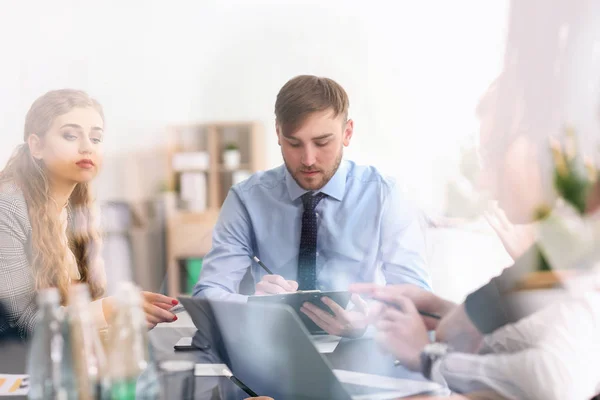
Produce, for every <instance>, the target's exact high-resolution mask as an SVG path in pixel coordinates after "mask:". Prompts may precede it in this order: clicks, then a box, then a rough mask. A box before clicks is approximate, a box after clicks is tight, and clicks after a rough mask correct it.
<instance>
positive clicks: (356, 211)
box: [193, 161, 430, 301]
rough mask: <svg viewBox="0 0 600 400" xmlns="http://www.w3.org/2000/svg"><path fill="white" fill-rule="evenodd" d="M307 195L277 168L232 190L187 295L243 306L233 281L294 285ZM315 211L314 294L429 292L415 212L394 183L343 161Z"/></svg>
mask: <svg viewBox="0 0 600 400" xmlns="http://www.w3.org/2000/svg"><path fill="white" fill-rule="evenodd" d="M306 192H307V191H306V190H304V189H302V188H301V187H300V186H298V184H297V183H296V181H295V180H294V179H293V178H292V176H291V175H290V173H289V172H288V170H287V168H286V167H285V166H284V165H282V166H280V167H277V168H274V169H272V170H269V171H264V172H258V173H256V174H254V175H252V176H251V177H250V178H248V179H247V180H245V181H244V182H241V183H239V184H237V185H235V186H233V187H232V188H231V189H230V191H229V194H228V195H227V198H226V199H225V202H224V203H223V207H222V209H221V213H220V215H219V219H218V221H217V224H216V225H215V228H214V231H213V242H212V248H211V250H210V251H209V252H208V254H207V255H206V257H205V258H204V261H203V267H202V272H201V274H200V278H199V281H198V283H197V284H196V286H195V287H194V292H193V295H194V296H199V297H207V298H211V299H227V300H237V301H244V300H245V299H246V297H245V296H242V295H240V294H238V292H239V285H240V282H241V280H242V278H243V276H244V274H245V272H246V270H247V269H248V267H250V268H251V269H252V276H253V278H254V282H255V284H256V283H258V282H259V281H260V280H261V278H262V276H263V275H265V274H266V272H265V271H264V270H263V269H262V268H261V267H260V266H259V265H258V264H256V263H255V262H254V261H253V260H252V257H253V256H255V255H256V256H257V257H258V258H259V259H260V260H261V261H262V262H263V263H264V264H265V265H266V266H267V267H268V268H269V269H270V270H271V271H272V272H273V273H274V274H278V275H282V276H283V277H284V278H285V279H291V280H297V270H298V250H299V244H300V231H301V224H302V212H303V205H302V199H301V198H300V197H301V196H302V195H303V194H304V193H306ZM320 192H323V193H325V194H327V197H325V198H324V199H323V200H321V201H320V202H319V204H318V205H317V207H316V212H317V224H318V228H317V229H318V235H317V265H316V272H317V289H320V290H322V291H325V290H347V289H348V286H349V285H350V284H351V283H355V282H378V283H387V284H398V283H411V284H414V285H418V286H420V287H423V288H426V289H430V285H429V274H428V272H427V269H426V261H425V238H424V232H423V230H422V228H421V225H420V223H419V215H418V212H417V210H416V209H415V208H414V207H412V206H411V205H410V203H409V202H408V201H407V200H406V199H405V198H404V197H403V196H402V194H401V192H400V191H399V190H398V188H397V187H396V184H395V182H394V181H393V180H391V179H389V178H386V177H384V176H382V175H381V174H380V173H379V172H378V171H377V170H376V169H375V168H373V167H366V166H359V165H356V164H355V163H353V162H351V161H342V163H341V164H340V167H339V168H338V170H337V172H336V173H335V174H334V176H333V177H332V178H331V179H330V180H329V182H327V184H326V185H325V186H324V187H323V188H322V189H321V190H320Z"/></svg>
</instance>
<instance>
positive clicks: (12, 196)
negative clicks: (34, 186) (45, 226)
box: [0, 182, 29, 225]
mask: <svg viewBox="0 0 600 400" xmlns="http://www.w3.org/2000/svg"><path fill="white" fill-rule="evenodd" d="M0 215H3V216H4V217H5V218H6V217H7V216H11V217H12V218H11V219H13V220H17V221H21V222H26V224H24V225H29V214H28V213H27V202H26V201H25V197H24V196H23V192H22V191H21V189H20V188H19V187H18V186H17V185H16V184H15V183H13V182H6V183H2V184H0Z"/></svg>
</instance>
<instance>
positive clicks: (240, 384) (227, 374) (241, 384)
mask: <svg viewBox="0 0 600 400" xmlns="http://www.w3.org/2000/svg"><path fill="white" fill-rule="evenodd" d="M221 372H222V373H223V375H224V376H225V377H227V379H229V380H230V381H231V382H233V383H235V384H236V385H237V386H238V387H239V388H240V389H242V390H243V391H244V392H246V394H247V395H249V396H252V397H258V395H257V394H256V393H254V392H253V391H252V389H250V388H249V387H248V386H246V385H245V384H244V382H242V381H240V380H239V379H238V378H236V377H235V376H233V374H232V373H231V371H229V370H227V369H224V368H223V370H222V371H221Z"/></svg>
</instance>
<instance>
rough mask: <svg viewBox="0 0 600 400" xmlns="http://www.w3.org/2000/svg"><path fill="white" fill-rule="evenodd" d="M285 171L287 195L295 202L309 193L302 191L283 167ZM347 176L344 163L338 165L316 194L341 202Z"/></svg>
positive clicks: (346, 168) (346, 167)
mask: <svg viewBox="0 0 600 400" xmlns="http://www.w3.org/2000/svg"><path fill="white" fill-rule="evenodd" d="M284 169H285V184H286V186H287V190H288V193H289V195H290V198H291V199H292V201H295V200H296V199H297V198H299V197H300V196H302V195H303V194H304V193H307V192H309V190H305V189H302V188H301V187H300V186H299V185H298V184H297V183H296V180H295V179H294V178H293V177H292V175H291V174H290V172H289V171H288V169H287V167H285V166H284ZM347 176H348V166H347V163H346V161H343V160H342V162H341V163H340V166H339V168H338V169H337V171H335V174H333V176H332V177H331V179H330V180H329V182H327V183H326V184H325V186H323V187H322V188H321V190H318V191H317V193H319V192H322V193H325V194H326V195H327V196H329V197H332V198H334V199H336V200H338V201H342V199H343V198H344V193H345V192H346V177H347Z"/></svg>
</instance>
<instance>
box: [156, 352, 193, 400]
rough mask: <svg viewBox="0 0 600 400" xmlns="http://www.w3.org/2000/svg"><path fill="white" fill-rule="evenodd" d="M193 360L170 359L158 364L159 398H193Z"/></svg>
mask: <svg viewBox="0 0 600 400" xmlns="http://www.w3.org/2000/svg"><path fill="white" fill-rule="evenodd" d="M194 368H195V363H194V362H193V361H185V360H171V361H162V362H160V363H159V364H158V373H159V380H160V391H161V399H163V400H167V399H182V400H191V399H193V398H194V379H195V377H194Z"/></svg>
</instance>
